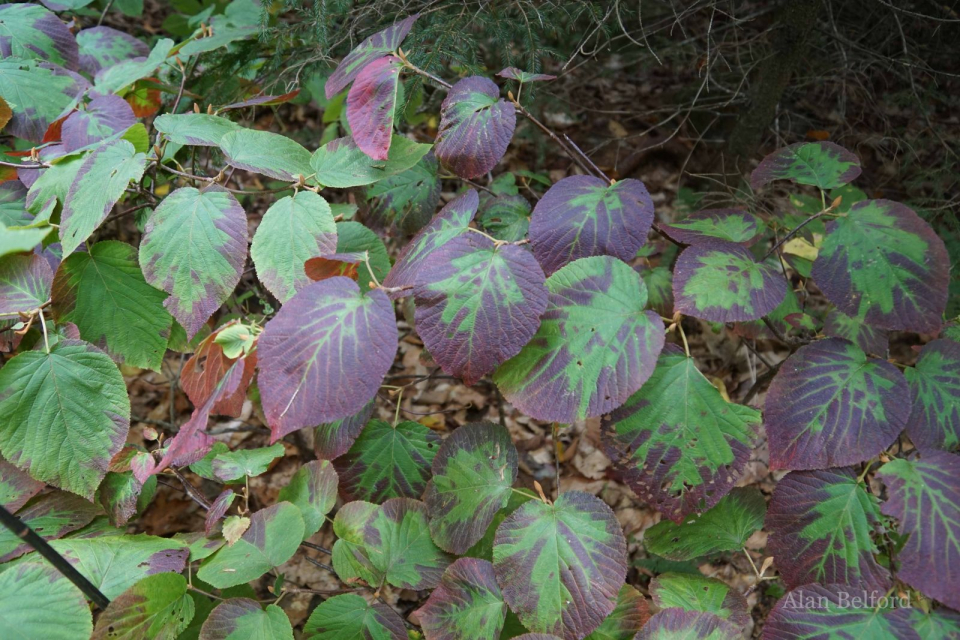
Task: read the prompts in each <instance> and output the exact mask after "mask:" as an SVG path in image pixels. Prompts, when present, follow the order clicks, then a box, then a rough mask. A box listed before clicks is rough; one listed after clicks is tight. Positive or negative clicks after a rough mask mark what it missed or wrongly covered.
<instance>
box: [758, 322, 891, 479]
mask: <svg viewBox="0 0 960 640" xmlns="http://www.w3.org/2000/svg"><path fill="white" fill-rule="evenodd" d="M909 415H910V389H909V387H908V386H907V381H906V380H905V379H904V377H903V374H902V373H900V371H899V370H898V369H897V368H896V367H895V366H893V365H892V364H890V363H889V362H885V361H883V360H878V359H875V358H868V357H867V355H866V354H865V353H864V352H863V350H861V349H860V347H858V346H856V345H855V344H853V343H852V342H848V341H846V340H842V339H840V338H828V339H826V340H820V341H819V342H814V343H813V344H808V345H806V346H804V347H801V348H800V349H799V350H798V351H797V352H796V353H794V354H793V355H792V356H790V358H789V359H788V360H787V361H786V362H785V363H784V366H782V367H781V368H780V371H779V372H778V373H777V375H776V377H775V378H774V379H773V382H772V383H771V384H770V389H769V391H768V393H767V399H766V404H765V408H764V415H763V420H764V426H765V427H766V431H767V438H768V440H769V443H770V467H771V468H773V469H794V470H800V469H827V468H830V467H841V466H846V465H851V464H856V463H858V462H863V461H864V460H869V459H870V458H872V457H874V456H876V455H878V454H879V453H880V452H881V451H883V450H884V449H886V448H887V447H889V446H890V445H891V444H892V443H893V441H894V440H896V439H897V436H898V435H900V432H902V431H903V429H904V427H906V425H907V418H908V417H909Z"/></svg>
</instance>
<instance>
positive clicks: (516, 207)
mask: <svg viewBox="0 0 960 640" xmlns="http://www.w3.org/2000/svg"><path fill="white" fill-rule="evenodd" d="M477 224H478V225H479V226H480V228H482V229H483V230H484V231H486V232H487V233H489V234H490V235H492V236H493V237H494V238H496V239H497V240H505V241H506V242H519V241H520V240H523V239H524V238H526V237H527V231H528V230H529V228H530V203H529V202H527V199H526V198H524V197H523V196H521V195H500V196H496V197H492V198H487V199H486V200H484V201H483V202H481V204H480V211H479V213H477Z"/></svg>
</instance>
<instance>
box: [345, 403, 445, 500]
mask: <svg viewBox="0 0 960 640" xmlns="http://www.w3.org/2000/svg"><path fill="white" fill-rule="evenodd" d="M439 446H440V436H438V435H437V434H436V433H434V432H433V431H431V430H430V429H428V428H427V427H425V426H423V425H422V424H420V423H419V422H412V421H409V420H405V421H403V422H401V423H399V424H398V425H396V426H392V425H391V424H390V423H389V422H384V421H383V420H371V421H370V422H368V423H367V426H366V427H364V429H363V431H361V432H360V437H359V438H357V441H356V442H354V443H353V446H352V447H350V450H349V451H348V452H347V453H346V455H343V456H341V457H339V458H337V459H336V460H334V461H333V465H334V467H336V469H337V473H338V474H339V475H340V491H341V493H342V494H343V496H344V498H345V499H347V500H366V501H367V502H373V503H376V504H381V503H383V502H384V501H385V500H387V499H389V498H419V497H420V496H421V495H423V490H424V489H425V488H426V486H427V480H429V479H430V465H431V463H432V462H433V458H434V456H435V455H437V448H438V447H439Z"/></svg>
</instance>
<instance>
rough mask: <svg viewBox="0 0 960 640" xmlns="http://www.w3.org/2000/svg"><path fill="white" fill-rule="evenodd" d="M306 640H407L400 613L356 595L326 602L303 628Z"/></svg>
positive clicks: (348, 594) (345, 594)
mask: <svg viewBox="0 0 960 640" xmlns="http://www.w3.org/2000/svg"><path fill="white" fill-rule="evenodd" d="M303 637H304V640H349V639H353V638H356V639H358V640H360V639H363V640H365V639H367V638H369V639H370V640H407V630H406V628H405V627H404V626H403V620H402V619H401V618H400V616H399V615H397V613H396V612H395V611H394V610H393V609H391V608H390V607H388V606H387V605H385V604H383V603H382V602H375V603H374V604H370V603H368V602H367V601H366V600H364V599H363V598H361V597H360V596H358V595H357V594H355V593H344V594H342V595H339V596H334V597H332V598H328V599H327V600H324V601H323V602H322V603H320V605H319V606H318V607H317V608H316V609H314V610H313V613H311V614H310V617H309V618H308V619H307V624H306V625H305V626H304V627H303Z"/></svg>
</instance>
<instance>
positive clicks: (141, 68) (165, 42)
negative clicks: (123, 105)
mask: <svg viewBox="0 0 960 640" xmlns="http://www.w3.org/2000/svg"><path fill="white" fill-rule="evenodd" d="M172 48H173V40H171V39H169V38H162V39H160V40H158V41H157V43H156V44H155V45H153V50H151V51H150V55H148V56H147V57H146V58H133V59H131V60H124V61H123V62H120V63H118V64H115V65H113V66H110V67H106V68H104V69H102V70H100V71H99V72H97V77H96V81H95V83H94V90H95V91H96V92H97V93H118V92H120V90H121V89H123V88H124V87H126V86H128V85H131V84H133V83H134V82H136V81H137V80H141V79H143V78H146V77H147V76H150V75H153V72H154V71H156V70H157V69H159V68H160V65H161V64H163V62H164V60H166V59H167V56H168V55H169V54H170V50H171V49H172Z"/></svg>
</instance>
